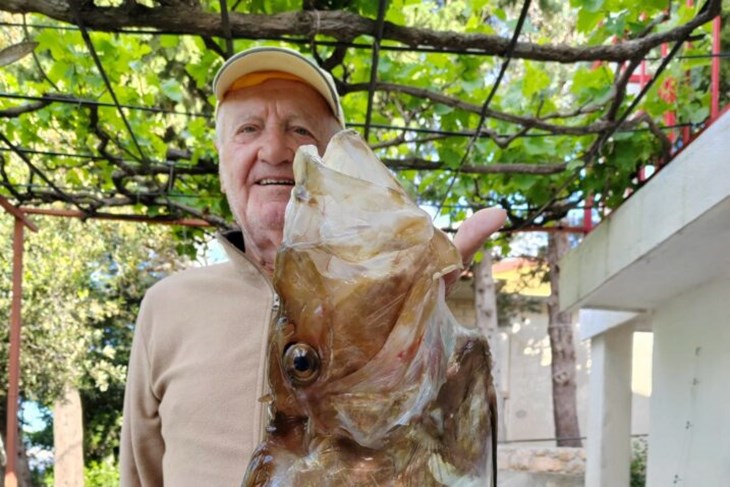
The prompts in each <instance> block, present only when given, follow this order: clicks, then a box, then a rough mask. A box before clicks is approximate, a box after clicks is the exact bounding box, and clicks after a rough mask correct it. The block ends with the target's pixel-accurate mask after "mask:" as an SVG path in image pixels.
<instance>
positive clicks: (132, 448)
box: [120, 300, 165, 487]
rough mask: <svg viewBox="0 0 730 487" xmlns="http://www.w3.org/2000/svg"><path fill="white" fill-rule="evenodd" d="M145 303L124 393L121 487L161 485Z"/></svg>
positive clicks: (161, 447)
mask: <svg viewBox="0 0 730 487" xmlns="http://www.w3.org/2000/svg"><path fill="white" fill-rule="evenodd" d="M149 307H150V305H149V302H148V301H147V300H144V301H143V302H142V306H141V310H140V314H139V317H138V318H137V326H136V328H135V331H134V339H133V341H132V351H131V354H130V358H129V368H128V370H127V384H126V389H125V393H124V420H123V424H122V434H121V446H120V480H121V486H122V487H137V486H152V487H154V486H162V485H163V477H162V457H163V455H164V453H165V443H164V440H163V438H162V431H161V422H160V415H159V404H160V401H159V398H158V397H156V396H155V394H154V393H153V391H152V377H151V364H150V357H149V353H148V347H149V345H150V344H149V336H150V335H149V331H150V327H151V326H152V325H153V323H152V318H151V314H152V313H151V311H150V310H149Z"/></svg>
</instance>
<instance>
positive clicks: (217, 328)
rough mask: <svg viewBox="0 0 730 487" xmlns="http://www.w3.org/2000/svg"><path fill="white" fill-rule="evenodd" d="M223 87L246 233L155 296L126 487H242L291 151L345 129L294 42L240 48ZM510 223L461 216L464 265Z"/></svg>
mask: <svg viewBox="0 0 730 487" xmlns="http://www.w3.org/2000/svg"><path fill="white" fill-rule="evenodd" d="M213 90H214V92H215V95H216V98H217V100H218V106H217V110H216V147H217V149H218V153H219V156H220V177H221V185H222V188H223V191H224V192H225V193H226V197H227V199H228V202H229V204H230V207H231V210H232V212H233V215H234V217H235V218H236V222H237V223H238V225H239V226H240V228H241V231H236V232H230V233H228V234H225V235H220V236H219V240H220V241H221V243H222V245H223V247H224V249H225V251H226V253H227V256H228V261H227V262H226V263H223V264H217V265H213V266H209V267H205V268H195V269H189V270H186V271H184V272H181V273H178V274H175V275H173V276H170V277H169V278H167V279H163V280H162V281H160V282H159V283H157V284H156V285H155V286H153V287H152V288H151V289H150V290H149V291H148V292H147V294H146V296H145V299H144V301H143V303H142V308H141V311H140V315H139V318H138V322H137V327H136V330H135V337H134V343H133V346H132V354H131V358H130V363H129V375H128V381H127V390H126V394H125V401H124V425H123V427H122V445H121V479H122V482H121V483H122V485H123V486H136V485H145V486H158V485H170V486H175V487H178V486H201V485H212V486H228V485H239V484H240V482H241V479H242V478H243V474H244V472H245V469H246V466H247V463H248V459H249V457H250V455H251V453H252V452H253V450H254V448H255V447H256V445H257V444H258V443H259V441H260V439H261V438H262V436H263V428H264V427H265V426H266V424H265V408H264V407H263V406H262V403H261V402H259V398H260V397H261V396H263V395H264V394H265V393H266V375H265V373H266V371H265V356H266V337H267V327H268V325H269V322H270V319H271V316H272V306H273V303H274V296H273V290H272V287H271V283H270V276H271V273H272V271H273V266H274V257H275V255H276V251H277V248H278V246H279V245H280V243H281V239H282V229H283V224H284V210H285V207H286V204H287V201H288V200H289V194H290V192H291V189H292V187H293V184H294V179H293V172H292V162H293V160H294V154H295V153H296V150H297V148H298V147H299V146H301V145H314V146H316V147H317V149H318V150H319V152H320V153H324V150H325V147H326V146H327V143H328V141H329V140H330V138H331V137H332V136H333V135H334V134H335V133H337V132H338V131H339V130H341V129H343V128H344V125H345V123H344V115H343V113H342V107H341V106H340V102H339V98H338V95H337V91H336V90H335V86H334V83H333V81H332V79H331V77H330V76H329V74H328V73H326V72H324V71H322V70H321V69H319V68H318V67H317V66H316V65H315V64H313V63H312V62H311V61H309V60H308V59H307V58H305V57H303V56H301V55H300V54H298V53H296V52H295V51H291V50H288V49H282V48H274V47H262V48H254V49H250V50H248V51H244V52H241V53H239V54H238V55H236V56H234V57H232V58H231V59H229V60H228V61H227V62H226V63H225V64H224V65H223V66H222V67H221V69H220V71H219V72H218V74H217V75H216V77H215V80H214V81H213ZM503 221H504V212H502V211H501V210H497V209H490V210H482V211H481V212H478V213H476V214H475V215H473V216H472V217H471V218H470V219H468V220H467V221H465V222H464V223H463V224H462V226H461V229H460V231H459V233H458V234H457V236H456V237H455V243H456V245H457V247H458V248H459V250H460V252H461V255H462V257H463V259H464V262H465V263H467V262H469V261H470V260H471V258H472V256H473V255H474V253H475V252H476V251H477V250H478V249H479V248H480V247H481V245H482V244H483V243H484V241H485V239H486V238H487V237H488V236H489V234H491V233H492V232H493V231H495V230H496V229H497V228H499V226H501V224H502V223H503ZM448 277H449V278H450V280H451V281H453V280H455V279H456V277H457V274H452V275H451V276H448Z"/></svg>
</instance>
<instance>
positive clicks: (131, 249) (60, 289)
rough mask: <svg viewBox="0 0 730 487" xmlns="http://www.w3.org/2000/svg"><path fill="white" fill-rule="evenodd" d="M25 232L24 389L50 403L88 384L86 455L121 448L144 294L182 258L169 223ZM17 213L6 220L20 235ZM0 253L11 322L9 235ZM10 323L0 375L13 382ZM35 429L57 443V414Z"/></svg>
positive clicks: (45, 442) (1, 340)
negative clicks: (136, 321)
mask: <svg viewBox="0 0 730 487" xmlns="http://www.w3.org/2000/svg"><path fill="white" fill-rule="evenodd" d="M36 221H37V223H38V226H39V232H38V233H30V232H29V233H27V234H26V245H25V253H24V275H23V278H24V281H23V308H22V323H23V325H22V326H23V327H22V352H21V372H22V373H21V396H22V397H24V398H26V399H30V400H34V401H38V402H39V403H41V404H42V405H45V406H46V407H48V408H52V406H53V402H54V401H55V399H56V398H57V397H59V394H60V392H61V391H62V389H63V387H65V386H66V385H72V386H75V387H78V388H79V389H80V393H81V396H82V404H83V408H84V410H83V415H84V416H83V419H84V427H85V435H84V452H85V457H86V459H87V461H96V462H102V461H104V460H105V459H108V458H110V457H111V458H113V457H114V456H115V455H116V449H117V447H118V439H119V428H120V426H121V410H122V401H123V394H124V383H125V376H126V364H127V361H128V358H129V348H130V345H131V336H132V331H133V323H134V318H135V316H136V312H137V309H138V305H139V302H140V300H141V298H142V294H143V292H144V291H145V289H146V288H147V287H149V286H150V285H151V284H152V283H153V282H154V281H155V280H157V279H159V278H160V277H162V276H163V275H165V274H167V273H169V272H171V271H172V270H174V269H175V268H178V267H179V266H180V263H179V262H181V260H180V258H179V257H178V255H177V253H176V252H175V249H174V245H172V243H173V242H172V240H171V238H170V235H171V231H170V229H169V228H162V227H161V226H154V225H152V226H145V225H135V224H130V223H101V222H92V221H88V222H81V221H78V220H76V219H61V218H43V219H36ZM11 228H12V219H11V218H8V217H7V216H6V217H4V218H0V231H2V233H3V234H5V235H6V236H8V237H9V236H10V235H11ZM2 241H3V242H4V243H3V245H2V252H0V261H2V264H3V265H2V266H1V267H0V320H1V321H3V322H6V323H7V322H8V321H9V317H8V313H9V310H10V305H9V300H10V297H11V276H10V272H11V269H12V265H11V259H12V251H11V248H10V242H11V239H10V238H5V239H2ZM7 347H8V337H7V328H4V329H3V331H2V332H1V333H0V380H1V381H2V382H3V383H7V369H6V367H7ZM50 419H51V418H47V427H46V429H45V430H43V431H41V432H39V433H36V434H34V435H33V437H32V438H31V440H32V441H33V443H34V444H36V445H41V446H45V447H47V448H50V447H52V421H51V420H50Z"/></svg>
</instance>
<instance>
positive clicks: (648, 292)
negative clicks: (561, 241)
mask: <svg viewBox="0 0 730 487" xmlns="http://www.w3.org/2000/svg"><path fill="white" fill-rule="evenodd" d="M561 269H562V274H561V282H560V288H561V307H562V308H563V309H571V310H578V309H580V324H581V333H582V335H583V336H582V338H584V339H590V341H591V361H592V364H591V365H592V366H591V373H590V386H589V406H588V407H589V413H588V420H587V429H586V430H585V433H586V434H587V436H588V440H587V442H586V447H587V457H588V458H587V467H586V486H588V487H596V486H600V487H616V486H627V485H629V461H630V440H629V434H630V431H631V429H630V428H631V426H630V425H631V408H632V404H631V402H632V400H631V398H632V394H631V367H632V363H631V350H632V341H633V336H634V332H635V331H636V330H649V331H651V332H653V334H654V349H653V375H652V384H651V389H652V393H651V399H650V427H649V455H648V465H647V468H648V473H647V486H648V487H665V486H675V485H676V486H689V487H694V486H702V487H720V486H723V487H725V486H728V485H730V113H725V115H724V116H721V117H720V118H719V119H718V120H716V121H715V123H714V124H713V125H711V126H710V127H709V128H707V129H706V130H705V131H704V132H703V133H702V134H701V135H700V136H699V137H698V138H697V139H696V140H695V141H694V142H692V144H690V145H689V146H687V147H686V148H685V149H684V150H683V151H682V152H681V153H679V154H678V155H677V157H676V158H675V159H674V160H673V161H672V162H671V163H670V164H668V165H667V166H666V167H664V168H663V169H662V170H661V171H660V172H659V173H658V174H657V175H656V176H654V177H653V178H652V179H651V180H650V181H649V182H648V184H647V185H646V186H644V187H643V188H642V189H641V190H640V191H638V192H636V193H635V194H633V195H632V196H631V198H629V200H628V201H626V202H625V203H624V204H623V205H622V206H621V207H620V208H619V209H617V210H616V211H615V212H613V213H612V214H611V215H610V216H609V217H608V218H607V219H606V220H605V221H603V222H602V223H601V224H600V225H599V226H597V227H596V228H595V230H594V231H593V232H591V233H590V234H589V235H588V236H587V237H586V239H585V240H584V241H583V242H582V243H581V244H580V245H578V246H577V247H576V248H575V249H573V250H572V251H571V252H569V253H568V254H567V255H566V256H565V257H564V259H563V260H562V262H561Z"/></svg>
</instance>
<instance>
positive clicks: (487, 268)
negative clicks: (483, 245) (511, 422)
mask: <svg viewBox="0 0 730 487" xmlns="http://www.w3.org/2000/svg"><path fill="white" fill-rule="evenodd" d="M474 306H475V308H476V326H477V328H478V329H479V330H481V331H482V333H484V335H485V336H486V337H487V341H488V342H489V349H490V351H491V353H492V380H493V381H494V389H495V390H496V391H497V424H498V428H497V439H498V440H499V441H503V440H504V439H505V435H506V431H505V422H504V401H505V399H506V395H507V391H506V388H505V387H504V386H505V381H504V376H503V372H502V355H503V353H504V352H503V350H502V340H500V336H499V328H498V322H497V296H496V288H495V286H494V278H493V277H492V254H491V253H490V252H489V251H486V252H484V258H483V259H482V261H481V262H479V263H478V264H475V265H474Z"/></svg>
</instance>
